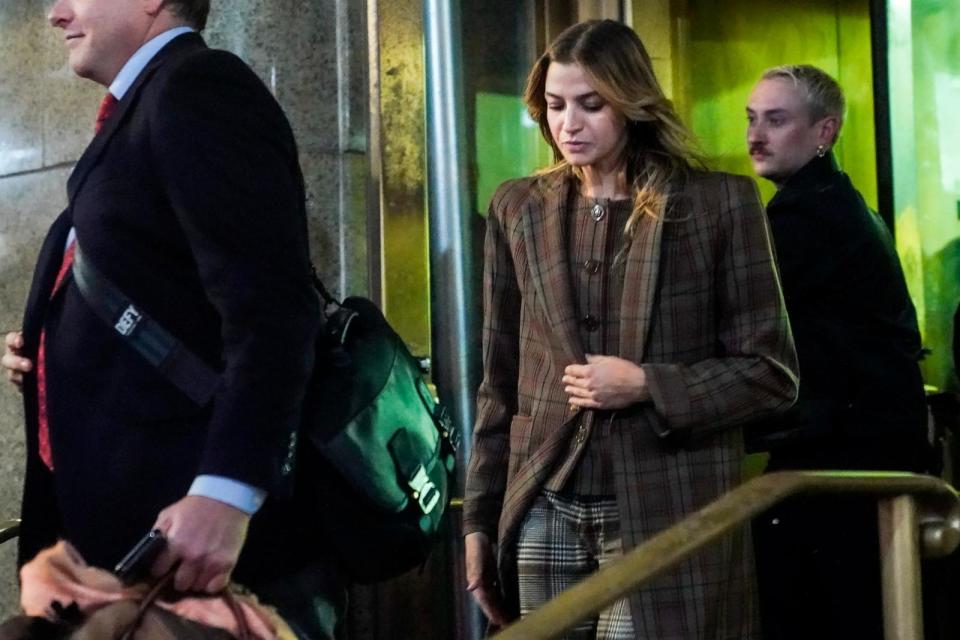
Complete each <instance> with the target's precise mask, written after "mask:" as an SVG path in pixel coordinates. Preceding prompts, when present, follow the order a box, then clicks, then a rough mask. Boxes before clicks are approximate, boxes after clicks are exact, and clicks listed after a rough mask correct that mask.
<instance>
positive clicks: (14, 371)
mask: <svg viewBox="0 0 960 640" xmlns="http://www.w3.org/2000/svg"><path fill="white" fill-rule="evenodd" d="M4 345H5V347H6V349H5V350H4V352H3V359H2V364H3V369H4V371H5V372H6V374H7V380H9V381H10V383H11V384H13V386H15V387H16V388H17V389H18V390H21V391H22V390H23V374H25V373H29V372H31V371H33V362H32V361H31V360H29V359H27V358H24V357H23V356H22V355H21V349H23V334H22V333H21V332H19V331H11V332H9V333H8V334H7V335H6V336H5V337H4Z"/></svg>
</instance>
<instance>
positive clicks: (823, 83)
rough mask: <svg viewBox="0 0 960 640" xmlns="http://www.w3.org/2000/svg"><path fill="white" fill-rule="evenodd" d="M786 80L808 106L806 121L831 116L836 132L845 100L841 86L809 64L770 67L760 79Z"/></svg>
mask: <svg viewBox="0 0 960 640" xmlns="http://www.w3.org/2000/svg"><path fill="white" fill-rule="evenodd" d="M777 78H779V79H782V80H790V81H792V82H793V86H794V87H796V88H797V89H798V90H799V91H800V93H801V94H802V95H803V99H804V101H805V102H806V103H807V107H808V108H809V109H810V123H811V124H812V123H814V122H817V121H819V120H822V119H823V118H826V117H828V116H832V117H834V118H836V119H837V135H839V133H840V127H841V126H842V125H843V116H844V112H845V111H846V106H847V105H846V100H845V99H844V97H843V89H841V88H840V85H839V84H838V83H837V81H836V80H834V79H833V78H832V77H831V76H830V74H828V73H827V72H826V71H824V70H823V69H820V68H818V67H814V66H813V65H809V64H790V65H783V66H779V67H773V68H771V69H767V70H766V71H764V72H763V75H762V76H761V79H762V80H771V79H777Z"/></svg>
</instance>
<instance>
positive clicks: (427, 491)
mask: <svg viewBox="0 0 960 640" xmlns="http://www.w3.org/2000/svg"><path fill="white" fill-rule="evenodd" d="M407 484H408V485H410V488H411V489H413V499H414V500H416V501H417V504H419V505H420V509H421V510H422V511H423V512H424V513H426V514H429V513H430V512H431V511H433V510H434V509H435V508H436V506H437V504H438V503H439V502H440V490H439V489H437V485H435V484H434V483H433V481H432V480H431V479H430V476H428V475H427V470H426V469H424V468H423V465H422V464H421V465H418V466H417V472H416V473H414V474H413V478H411V479H410V480H408V481H407Z"/></svg>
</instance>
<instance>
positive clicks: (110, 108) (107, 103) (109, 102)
mask: <svg viewBox="0 0 960 640" xmlns="http://www.w3.org/2000/svg"><path fill="white" fill-rule="evenodd" d="M117 104H118V102H117V99H116V98H114V97H113V94H112V93H110V92H109V91H108V92H107V95H105V96H103V100H102V101H101V102H100V108H99V109H97V121H96V122H95V123H94V125H93V131H94V133H100V129H102V128H103V123H104V122H106V121H107V118H109V117H110V116H112V115H113V112H114V111H115V110H116V108H117Z"/></svg>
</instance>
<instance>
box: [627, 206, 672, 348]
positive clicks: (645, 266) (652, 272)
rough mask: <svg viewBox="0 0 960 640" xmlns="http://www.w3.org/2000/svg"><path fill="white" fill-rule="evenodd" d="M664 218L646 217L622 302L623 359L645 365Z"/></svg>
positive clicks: (632, 247) (634, 245)
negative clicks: (644, 359)
mask: <svg viewBox="0 0 960 640" xmlns="http://www.w3.org/2000/svg"><path fill="white" fill-rule="evenodd" d="M663 225H664V221H663V218H661V217H657V218H653V217H651V216H644V217H643V218H642V219H641V220H640V221H639V224H638V225H637V231H636V235H635V236H634V239H633V242H632V243H631V245H630V249H629V251H628V252H627V257H626V264H625V265H624V276H623V277H624V286H623V296H622V298H621V301H620V356H621V357H623V358H626V359H628V360H632V361H633V362H638V363H639V362H643V358H644V355H645V351H646V344H647V335H648V334H649V332H650V322H651V317H652V314H653V305H654V304H655V303H656V293H657V280H658V278H659V277H660V243H661V239H662V237H663Z"/></svg>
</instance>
